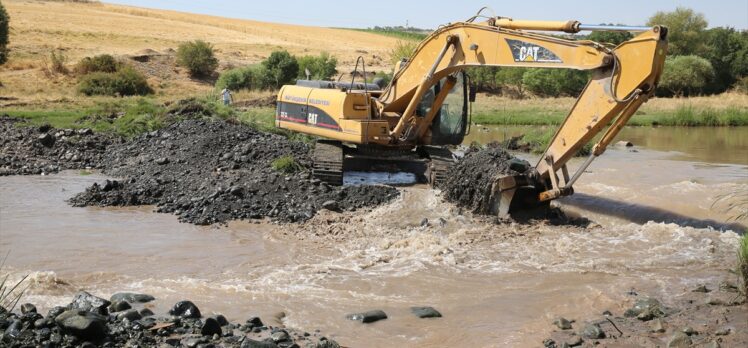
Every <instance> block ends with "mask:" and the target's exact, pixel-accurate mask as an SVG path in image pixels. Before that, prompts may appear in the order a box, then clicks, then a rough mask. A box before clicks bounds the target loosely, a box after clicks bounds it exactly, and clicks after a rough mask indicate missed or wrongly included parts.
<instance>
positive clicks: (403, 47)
mask: <svg viewBox="0 0 748 348" xmlns="http://www.w3.org/2000/svg"><path fill="white" fill-rule="evenodd" d="M417 47H418V43H417V42H413V41H403V40H398V41H397V43H396V44H395V47H393V48H392V49H391V50H390V52H389V54H390V62H392V64H395V63H397V62H399V61H400V60H402V59H403V58H410V56H411V55H412V54H413V51H415V50H416V48H417Z"/></svg>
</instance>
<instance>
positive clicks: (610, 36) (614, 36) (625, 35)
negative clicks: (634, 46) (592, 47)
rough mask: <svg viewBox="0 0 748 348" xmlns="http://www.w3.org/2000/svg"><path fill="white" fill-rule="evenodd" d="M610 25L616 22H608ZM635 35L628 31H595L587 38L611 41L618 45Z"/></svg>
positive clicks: (610, 42)
mask: <svg viewBox="0 0 748 348" xmlns="http://www.w3.org/2000/svg"><path fill="white" fill-rule="evenodd" d="M608 25H614V24H612V23H608ZM618 25H621V24H618ZM633 37H634V35H631V33H629V32H628V31H593V32H592V33H591V34H590V35H588V36H587V40H592V41H595V42H603V43H609V44H613V45H616V46H617V45H619V44H621V43H622V42H624V41H628V40H631V39H632V38H633Z"/></svg>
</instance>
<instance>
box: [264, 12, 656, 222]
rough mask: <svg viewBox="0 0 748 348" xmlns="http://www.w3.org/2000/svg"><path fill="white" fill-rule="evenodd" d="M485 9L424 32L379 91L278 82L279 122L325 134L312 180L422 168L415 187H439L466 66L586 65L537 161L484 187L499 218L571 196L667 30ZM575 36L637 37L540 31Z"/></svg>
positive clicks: (464, 122) (643, 83)
mask: <svg viewBox="0 0 748 348" xmlns="http://www.w3.org/2000/svg"><path fill="white" fill-rule="evenodd" d="M482 11H483V9H481V11H479V12H478V14H477V15H476V16H474V17H472V18H470V19H468V20H467V21H464V22H456V23H451V24H449V25H446V26H442V27H440V28H439V29H437V30H436V31H434V32H433V33H431V35H429V36H428V37H427V38H426V39H424V40H423V41H422V42H421V43H420V44H419V45H418V46H417V48H416V49H415V50H414V52H413V53H412V55H411V56H410V57H409V58H408V59H404V60H403V61H401V62H400V63H398V64H397V66H396V68H395V71H394V74H393V78H392V80H391V82H390V83H389V85H387V86H378V85H373V84H370V83H366V82H365V81H359V82H356V81H355V76H356V75H358V74H357V73H354V74H352V75H353V76H354V77H353V79H352V81H351V82H350V83H347V82H346V83H341V82H337V83H333V82H327V81H300V83H297V85H295V86H292V85H288V86H284V87H283V88H282V89H281V91H280V93H279V94H278V102H277V112H276V126H278V127H280V128H286V129H289V130H292V131H297V132H301V133H306V134H310V135H315V136H319V137H322V138H326V140H324V141H322V142H321V143H320V146H318V148H317V150H316V153H315V159H317V158H320V159H321V161H320V163H315V167H314V168H315V174H316V175H317V176H318V177H319V178H320V179H321V180H326V181H328V182H330V183H333V184H340V183H342V173H343V171H345V170H347V169H350V168H351V166H352V163H357V166H360V165H361V164H362V163H364V164H370V165H371V166H373V167H378V168H379V169H381V168H385V170H393V171H396V170H410V171H413V170H415V171H416V172H422V174H421V175H420V177H421V178H422V179H423V180H428V181H429V182H430V183H431V184H433V185H434V186H438V185H439V184H440V180H443V179H444V178H445V176H446V175H448V168H449V166H450V164H451V163H452V162H453V161H450V157H451V156H449V155H445V151H446V152H447V153H449V151H448V149H447V148H446V146H449V145H458V144H460V143H461V142H462V140H463V139H464V137H465V134H466V133H467V132H468V130H469V120H470V109H471V108H470V107H469V103H470V102H472V99H473V96H474V91H472V90H471V89H470V87H469V85H470V82H469V76H468V75H467V74H466V73H465V69H466V68H469V67H481V66H498V67H506V68H511V67H524V68H551V69H576V70H587V71H590V76H591V78H590V81H589V82H588V83H587V85H586V87H585V88H584V90H583V91H582V93H581V94H580V96H579V98H578V99H577V101H576V103H575V104H574V106H573V108H572V110H571V111H570V112H569V114H568V115H567V116H566V118H565V119H564V121H563V123H562V124H561V126H560V127H559V129H558V130H557V132H556V133H555V135H554V137H553V138H552V140H551V143H550V144H549V146H548V148H547V149H546V150H545V152H544V153H543V155H542V156H541V158H540V160H539V161H538V163H537V164H536V165H535V166H534V167H532V168H530V169H529V170H528V171H527V172H525V173H524V174H521V175H514V176H503V175H501V173H497V175H496V178H495V180H494V184H493V185H492V187H491V192H490V195H491V203H492V206H493V207H494V209H493V212H494V213H496V214H498V215H499V216H501V217H506V216H507V215H508V214H509V212H510V209H514V207H516V206H520V205H526V204H525V203H527V202H529V203H528V204H533V203H534V204H541V203H543V202H548V201H551V200H553V199H556V198H559V197H562V196H566V195H570V194H573V192H574V190H573V188H572V186H573V184H574V183H575V182H576V180H577V179H578V178H579V176H580V175H581V174H582V173H583V172H584V170H585V169H586V168H587V166H589V164H590V163H591V162H592V160H593V159H594V158H596V157H597V156H599V155H601V154H602V153H603V152H604V151H605V149H606V147H607V146H608V145H609V144H610V143H611V142H612V141H613V139H614V138H615V136H616V135H617V134H618V132H619V131H620V129H621V128H622V127H623V126H624V125H625V124H626V123H627V122H628V120H629V119H630V118H631V117H632V115H634V113H635V112H636V111H637V110H638V109H639V107H640V106H641V105H642V104H643V103H644V102H646V101H647V99H648V98H650V97H651V96H652V95H653V93H654V90H655V87H656V86H657V84H658V82H659V79H660V75H661V74H662V69H663V66H664V61H665V54H666V51H667V28H665V27H661V26H654V27H627V26H599V25H585V24H581V23H579V22H578V21H561V22H552V21H551V22H545V21H525V20H513V19H510V18H505V17H495V16H493V17H485V16H482ZM478 18H482V19H485V21H482V22H478V21H477V19H478ZM583 30H621V31H635V32H638V34H637V35H636V36H635V37H634V38H632V39H631V40H628V41H626V42H623V43H621V44H620V45H618V46H616V47H612V46H610V45H608V44H604V43H598V42H593V41H589V40H568V39H563V38H559V37H556V36H552V35H548V34H544V33H543V32H545V31H560V32H565V33H577V32H579V31H583ZM362 60H363V59H362V58H361V59H360V60H359V61H361V63H362V64H361V65H362V66H364V64H363V62H362ZM357 70H358V62H357ZM363 75H364V76H365V72H364V74H363ZM600 133H603V135H602V137H601V138H599V139H600V140H599V141H598V142H597V143H596V144H595V146H594V147H593V150H592V155H591V156H590V157H589V159H588V160H587V161H585V162H584V164H583V165H582V166H580V168H578V169H577V170H576V172H575V173H574V174H573V175H571V176H570V175H569V170H568V168H567V163H568V161H569V160H570V159H571V158H572V157H573V156H574V155H575V154H576V153H577V151H579V149H580V148H581V147H582V146H583V145H584V144H586V143H588V142H590V141H592V139H593V138H595V136H597V135H598V134H600ZM414 168H415V169H414ZM519 194H521V195H522V196H523V197H517V195H519ZM528 195H529V196H530V197H528ZM518 201H522V202H523V204H519V203H518Z"/></svg>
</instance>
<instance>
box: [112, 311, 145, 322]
mask: <svg viewBox="0 0 748 348" xmlns="http://www.w3.org/2000/svg"><path fill="white" fill-rule="evenodd" d="M142 318H143V316H142V315H140V312H138V310H137V309H128V310H126V311H124V312H122V313H119V314H117V320H120V321H122V320H125V319H127V320H129V321H136V320H139V319H142Z"/></svg>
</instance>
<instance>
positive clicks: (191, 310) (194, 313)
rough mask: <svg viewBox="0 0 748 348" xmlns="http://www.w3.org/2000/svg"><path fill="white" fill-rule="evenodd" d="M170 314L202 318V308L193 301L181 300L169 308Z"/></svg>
mask: <svg viewBox="0 0 748 348" xmlns="http://www.w3.org/2000/svg"><path fill="white" fill-rule="evenodd" d="M169 314H171V315H173V316H177V317H182V318H200V317H201V316H202V315H201V314H200V309H198V308H197V306H195V304H194V303H192V302H191V301H179V302H177V303H176V304H175V305H174V307H172V308H171V310H169Z"/></svg>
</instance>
